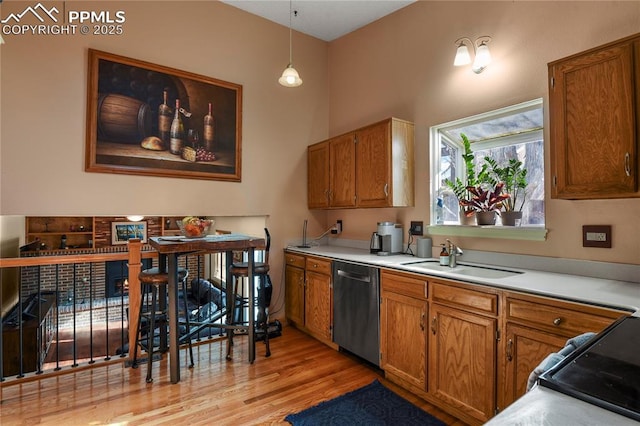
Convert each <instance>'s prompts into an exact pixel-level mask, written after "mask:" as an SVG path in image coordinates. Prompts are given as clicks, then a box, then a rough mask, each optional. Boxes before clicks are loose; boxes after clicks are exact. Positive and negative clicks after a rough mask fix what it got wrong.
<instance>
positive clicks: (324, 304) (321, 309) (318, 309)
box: [304, 271, 333, 341]
mask: <svg viewBox="0 0 640 426" xmlns="http://www.w3.org/2000/svg"><path fill="white" fill-rule="evenodd" d="M332 306H333V300H332V299H331V276H329V275H325V274H319V273H317V272H313V271H307V285H306V290H305V308H304V319H305V326H306V328H307V329H308V330H309V332H310V333H312V334H314V335H316V336H317V337H318V338H320V339H324V340H327V341H330V340H331V320H332V316H331V311H332Z"/></svg>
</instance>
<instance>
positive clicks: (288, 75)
mask: <svg viewBox="0 0 640 426" xmlns="http://www.w3.org/2000/svg"><path fill="white" fill-rule="evenodd" d="M292 8H293V6H292V1H291V0H290V1H289V64H288V65H287V68H285V70H284V72H283V73H282V76H281V77H280V78H279V79H278V83H280V84H282V85H283V86H285V87H298V86H300V85H301V84H302V79H301V78H300V75H299V74H298V71H296V69H295V68H294V67H293V48H292V43H291V32H292V31H291V15H292V14H293V11H292ZM296 14H297V12H296Z"/></svg>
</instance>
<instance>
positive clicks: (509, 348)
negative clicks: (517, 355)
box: [507, 339, 513, 361]
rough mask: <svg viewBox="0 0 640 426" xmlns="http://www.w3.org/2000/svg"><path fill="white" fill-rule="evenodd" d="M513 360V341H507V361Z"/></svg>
mask: <svg viewBox="0 0 640 426" xmlns="http://www.w3.org/2000/svg"><path fill="white" fill-rule="evenodd" d="M511 360H513V340H512V339H509V340H508V341H507V361H511Z"/></svg>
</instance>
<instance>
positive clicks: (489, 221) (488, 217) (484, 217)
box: [476, 210, 496, 225]
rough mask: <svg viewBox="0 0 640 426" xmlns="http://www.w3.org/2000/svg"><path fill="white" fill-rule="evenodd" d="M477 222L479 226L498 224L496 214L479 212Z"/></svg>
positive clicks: (493, 212)
mask: <svg viewBox="0 0 640 426" xmlns="http://www.w3.org/2000/svg"><path fill="white" fill-rule="evenodd" d="M476 222H477V223H478V225H495V224H496V212H495V211H493V210H492V211H489V212H477V213H476Z"/></svg>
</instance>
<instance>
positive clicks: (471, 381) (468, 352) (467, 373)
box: [429, 303, 497, 422]
mask: <svg viewBox="0 0 640 426" xmlns="http://www.w3.org/2000/svg"><path fill="white" fill-rule="evenodd" d="M429 328H430V331H431V332H430V335H429V348H430V350H429V373H430V374H429V393H430V394H431V396H433V397H435V398H437V399H439V400H441V401H443V402H445V403H446V404H447V405H449V406H451V407H453V408H455V409H456V410H460V411H461V412H463V413H465V414H467V415H469V416H471V417H473V418H474V419H477V420H480V421H482V422H485V421H487V420H489V419H490V418H491V417H493V415H494V413H495V404H496V403H495V401H496V346H497V345H496V330H497V319H496V318H490V317H485V316H482V315H477V314H474V313H469V312H465V311H462V310H460V309H455V308H451V307H448V306H442V305H440V304H437V303H432V304H431V320H430V325H429Z"/></svg>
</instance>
